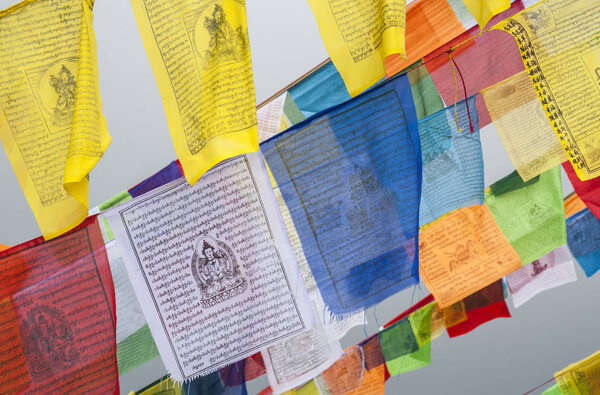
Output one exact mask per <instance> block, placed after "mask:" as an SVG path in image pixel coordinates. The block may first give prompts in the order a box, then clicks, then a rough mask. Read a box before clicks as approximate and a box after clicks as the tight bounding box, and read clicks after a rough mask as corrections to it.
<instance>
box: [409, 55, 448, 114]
mask: <svg viewBox="0 0 600 395" xmlns="http://www.w3.org/2000/svg"><path fill="white" fill-rule="evenodd" d="M413 67H414V68H412V67H411V69H409V71H408V72H407V74H408V79H409V80H410V88H411V90H412V95H413V100H414V102H415V110H416V111H417V119H419V120H421V119H423V118H425V117H427V116H429V115H431V114H435V113H436V112H438V111H440V110H442V109H444V101H443V100H442V97H441V96H440V94H439V92H438V91H437V89H436V88H435V84H434V83H433V80H432V79H431V76H430V75H429V72H428V71H427V68H426V67H425V66H423V65H422V62H421V61H419V62H417V63H415V64H414V66H413Z"/></svg>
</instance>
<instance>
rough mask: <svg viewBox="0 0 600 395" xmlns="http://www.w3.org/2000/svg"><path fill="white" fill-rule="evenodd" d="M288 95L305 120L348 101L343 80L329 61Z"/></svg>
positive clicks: (299, 83)
mask: <svg viewBox="0 0 600 395" xmlns="http://www.w3.org/2000/svg"><path fill="white" fill-rule="evenodd" d="M375 82H377V81H375ZM288 94H289V95H290V96H291V97H292V98H293V99H294V103H296V105H297V106H298V108H299V109H300V111H302V114H304V116H305V117H307V118H308V117H310V116H312V115H314V114H316V113H318V112H321V111H323V110H326V109H328V108H330V107H333V106H335V105H338V104H340V103H343V102H345V101H347V100H350V94H349V93H348V90H347V89H346V85H344V80H343V79H342V76H341V75H340V73H339V72H338V71H337V69H336V68H335V66H334V65H333V63H332V62H331V61H329V62H327V63H325V64H324V65H323V66H321V67H319V68H318V69H317V70H315V71H313V72H312V73H310V74H309V75H307V76H306V77H304V78H303V79H302V80H301V81H300V82H298V83H297V84H294V86H292V87H290V89H289V90H288Z"/></svg>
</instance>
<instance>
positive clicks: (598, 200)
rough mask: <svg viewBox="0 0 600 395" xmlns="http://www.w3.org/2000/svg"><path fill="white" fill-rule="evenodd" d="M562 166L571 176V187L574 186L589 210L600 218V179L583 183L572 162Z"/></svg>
mask: <svg viewBox="0 0 600 395" xmlns="http://www.w3.org/2000/svg"><path fill="white" fill-rule="evenodd" d="M562 166H563V169H565V172H566V173H567V176H569V180H571V185H573V189H575V193H576V194H577V196H579V197H580V198H581V200H583V202H584V203H585V205H586V206H587V208H589V209H590V211H591V212H592V214H594V217H596V218H600V177H597V178H593V179H591V180H588V181H581V180H580V179H579V177H578V176H577V174H576V173H575V170H574V169H573V165H572V164H571V162H565V163H563V164H562Z"/></svg>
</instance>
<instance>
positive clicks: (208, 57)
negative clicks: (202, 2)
mask: <svg viewBox="0 0 600 395" xmlns="http://www.w3.org/2000/svg"><path fill="white" fill-rule="evenodd" d="M244 13H245V10H244V6H243V5H241V4H240V3H239V2H237V1H234V0H223V2H222V4H214V5H213V7H208V8H207V9H206V10H205V11H204V12H203V13H202V14H201V15H200V17H199V19H198V20H197V22H196V28H195V32H194V44H195V48H196V53H197V54H198V56H199V57H200V58H201V59H202V61H203V62H204V65H205V68H207V69H212V68H214V67H218V66H221V65H223V64H225V63H232V62H239V61H242V60H243V59H245V58H246V57H247V56H248V54H249V53H250V42H249V40H248V33H247V31H246V27H245V25H244V24H243V22H244V21H243V20H242V19H241V18H239V17H238V15H244Z"/></svg>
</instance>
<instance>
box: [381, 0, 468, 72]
mask: <svg viewBox="0 0 600 395" xmlns="http://www.w3.org/2000/svg"><path fill="white" fill-rule="evenodd" d="M464 31H465V27H464V26H463V25H462V23H460V20H459V19H458V18H457V16H456V14H455V13H454V11H453V9H452V7H451V5H450V4H449V2H448V1H446V0H419V1H415V2H413V3H412V4H409V5H408V6H407V10H406V59H405V58H404V54H391V55H389V56H388V57H386V58H385V70H386V74H387V75H388V76H393V75H394V74H396V73H399V72H400V71H401V70H403V69H405V68H407V67H409V66H410V65H411V64H413V63H415V62H417V61H418V60H420V59H422V58H423V57H424V56H425V55H427V54H428V53H430V52H432V51H433V50H435V49H436V48H438V47H440V46H441V45H442V44H444V43H445V42H448V41H450V40H451V39H453V38H454V37H456V36H458V35H460V34H461V33H463V32H464Z"/></svg>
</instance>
